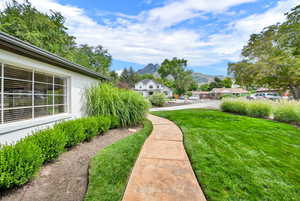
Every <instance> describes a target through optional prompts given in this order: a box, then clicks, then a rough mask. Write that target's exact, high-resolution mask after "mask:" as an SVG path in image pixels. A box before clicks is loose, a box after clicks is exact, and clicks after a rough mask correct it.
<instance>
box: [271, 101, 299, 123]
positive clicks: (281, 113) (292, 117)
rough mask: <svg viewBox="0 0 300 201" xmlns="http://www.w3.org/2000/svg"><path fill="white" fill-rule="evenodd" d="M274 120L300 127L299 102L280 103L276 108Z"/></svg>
mask: <svg viewBox="0 0 300 201" xmlns="http://www.w3.org/2000/svg"><path fill="white" fill-rule="evenodd" d="M274 120H276V121H282V122H287V123H295V124H298V125H300V104H299V102H295V101H290V102H280V103H278V104H276V105H275V107H274Z"/></svg>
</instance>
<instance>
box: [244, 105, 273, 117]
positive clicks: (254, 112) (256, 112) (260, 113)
mask: <svg viewBox="0 0 300 201" xmlns="http://www.w3.org/2000/svg"><path fill="white" fill-rule="evenodd" d="M246 107H247V115H248V116H250V117H259V118H267V117H270V115H271V112H272V105H271V104H270V103H269V102H268V101H248V102H247V103H246Z"/></svg>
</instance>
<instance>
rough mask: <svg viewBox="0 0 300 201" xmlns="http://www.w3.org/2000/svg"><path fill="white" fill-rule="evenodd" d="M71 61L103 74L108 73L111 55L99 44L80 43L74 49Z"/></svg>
mask: <svg viewBox="0 0 300 201" xmlns="http://www.w3.org/2000/svg"><path fill="white" fill-rule="evenodd" d="M73 61H74V62H76V63H78V64H81V65H83V66H86V67H88V68H90V69H91V70H94V71H96V72H99V73H101V74H103V75H109V67H110V66H111V62H112V57H111V55H110V54H109V53H108V52H107V50H106V49H104V48H103V47H102V46H101V45H98V46H95V47H92V46H89V45H80V46H79V47H78V48H76V49H75V54H74V57H73Z"/></svg>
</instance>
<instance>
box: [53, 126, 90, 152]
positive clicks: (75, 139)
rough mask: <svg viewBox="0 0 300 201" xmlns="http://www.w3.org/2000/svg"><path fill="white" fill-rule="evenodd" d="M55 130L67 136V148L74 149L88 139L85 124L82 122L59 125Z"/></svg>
mask: <svg viewBox="0 0 300 201" xmlns="http://www.w3.org/2000/svg"><path fill="white" fill-rule="evenodd" d="M55 128H56V129H58V130H61V131H62V132H63V133H64V134H65V135H66V138H67V143H66V147H72V146H74V145H76V144H79V143H80V142H82V141H84V140H85V139H86V135H85V133H84V128H83V124H82V123H81V122H80V120H70V121H65V122H62V123H59V124H57V125H56V126H55Z"/></svg>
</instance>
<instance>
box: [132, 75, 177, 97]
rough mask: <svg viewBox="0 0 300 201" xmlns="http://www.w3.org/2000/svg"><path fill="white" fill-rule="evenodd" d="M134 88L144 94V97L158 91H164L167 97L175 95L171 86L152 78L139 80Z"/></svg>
mask: <svg viewBox="0 0 300 201" xmlns="http://www.w3.org/2000/svg"><path fill="white" fill-rule="evenodd" d="M134 90H135V91H137V92H139V93H140V94H142V95H143V96H144V97H148V96H151V95H152V94H154V93H157V92H161V93H164V94H165V95H166V96H167V97H172V96H173V92H172V90H171V89H170V88H168V87H166V86H164V85H163V84H160V83H158V82H156V81H154V80H151V79H145V80H141V81H139V82H138V83H136V84H135V86H134Z"/></svg>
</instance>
